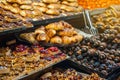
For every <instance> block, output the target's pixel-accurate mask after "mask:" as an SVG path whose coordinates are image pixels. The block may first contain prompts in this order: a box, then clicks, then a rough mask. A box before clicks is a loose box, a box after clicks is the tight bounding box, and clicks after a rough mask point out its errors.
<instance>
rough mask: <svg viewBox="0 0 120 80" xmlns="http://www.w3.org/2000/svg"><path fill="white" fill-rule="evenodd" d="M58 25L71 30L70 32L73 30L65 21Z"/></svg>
mask: <svg viewBox="0 0 120 80" xmlns="http://www.w3.org/2000/svg"><path fill="white" fill-rule="evenodd" d="M58 24H59V25H61V26H64V28H69V29H71V30H72V29H74V28H73V27H72V25H70V24H69V23H67V22H65V21H59V22H58Z"/></svg>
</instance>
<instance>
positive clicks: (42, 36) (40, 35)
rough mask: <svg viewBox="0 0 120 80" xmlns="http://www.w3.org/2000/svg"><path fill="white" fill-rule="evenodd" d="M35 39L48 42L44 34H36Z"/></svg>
mask: <svg viewBox="0 0 120 80" xmlns="http://www.w3.org/2000/svg"><path fill="white" fill-rule="evenodd" d="M36 39H37V41H45V42H49V37H48V36H47V35H46V34H38V35H37V37H36Z"/></svg>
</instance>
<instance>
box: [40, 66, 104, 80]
mask: <svg viewBox="0 0 120 80" xmlns="http://www.w3.org/2000/svg"><path fill="white" fill-rule="evenodd" d="M39 80H103V79H101V78H100V77H99V76H98V75H97V74H96V73H93V74H91V75H88V76H83V75H82V74H81V73H78V72H77V71H76V70H74V69H72V68H70V69H67V70H65V71H60V70H57V69H56V70H53V71H51V72H48V73H45V74H44V75H43V76H41V77H40V79H39Z"/></svg>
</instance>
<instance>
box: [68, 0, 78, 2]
mask: <svg viewBox="0 0 120 80" xmlns="http://www.w3.org/2000/svg"><path fill="white" fill-rule="evenodd" d="M67 1H69V2H77V0H67Z"/></svg>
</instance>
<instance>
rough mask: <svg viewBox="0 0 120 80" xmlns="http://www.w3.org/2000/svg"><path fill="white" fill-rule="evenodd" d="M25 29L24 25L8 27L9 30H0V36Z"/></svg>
mask: <svg viewBox="0 0 120 80" xmlns="http://www.w3.org/2000/svg"><path fill="white" fill-rule="evenodd" d="M25 29H26V27H20V28H13V29H9V30H4V31H0V36H2V35H7V34H11V33H15V32H20V31H23V30H25Z"/></svg>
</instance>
